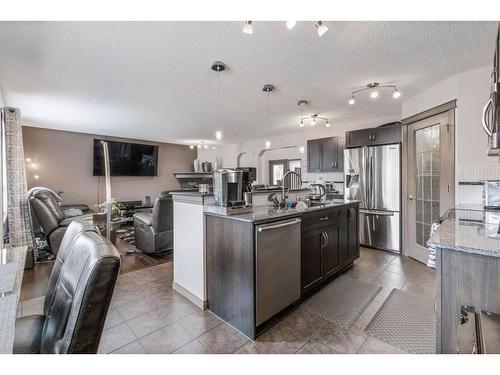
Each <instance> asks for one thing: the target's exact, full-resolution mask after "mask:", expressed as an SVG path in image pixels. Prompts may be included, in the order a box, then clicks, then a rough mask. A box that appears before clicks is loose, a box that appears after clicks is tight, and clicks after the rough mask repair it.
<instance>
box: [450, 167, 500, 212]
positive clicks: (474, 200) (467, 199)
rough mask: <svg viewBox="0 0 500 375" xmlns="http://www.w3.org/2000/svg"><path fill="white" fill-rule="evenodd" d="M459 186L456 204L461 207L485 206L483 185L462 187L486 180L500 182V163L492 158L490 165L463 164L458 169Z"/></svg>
mask: <svg viewBox="0 0 500 375" xmlns="http://www.w3.org/2000/svg"><path fill="white" fill-rule="evenodd" d="M457 180H458V182H459V185H458V187H457V191H456V203H457V204H459V205H469V204H471V205H476V204H477V205H483V204H484V203H483V185H460V182H462V183H464V182H466V183H477V182H481V181H484V180H500V163H499V160H498V159H497V158H492V159H491V162H488V163H474V162H461V163H459V164H458V168H457Z"/></svg>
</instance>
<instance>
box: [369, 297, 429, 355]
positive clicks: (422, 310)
mask: <svg viewBox="0 0 500 375" xmlns="http://www.w3.org/2000/svg"><path fill="white" fill-rule="evenodd" d="M365 331H366V332H367V333H369V334H370V335H372V336H374V337H376V338H378V339H380V340H382V341H385V342H387V343H389V344H392V345H394V346H397V347H398V348H401V349H403V350H405V351H407V352H409V353H419V354H424V353H435V352H436V315H435V312H434V300H433V299H432V298H429V297H425V296H421V295H419V294H415V293H410V292H406V291H402V290H399V289H393V290H392V292H391V294H389V296H388V297H387V299H386V300H385V301H384V303H383V304H382V306H381V307H380V309H379V310H378V311H377V313H376V314H375V316H374V317H373V319H372V320H371V321H370V323H369V324H368V326H367V327H366V329H365Z"/></svg>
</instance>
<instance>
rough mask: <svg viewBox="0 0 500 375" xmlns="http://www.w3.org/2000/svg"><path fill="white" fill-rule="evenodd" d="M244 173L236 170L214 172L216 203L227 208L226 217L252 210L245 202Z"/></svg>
mask: <svg viewBox="0 0 500 375" xmlns="http://www.w3.org/2000/svg"><path fill="white" fill-rule="evenodd" d="M242 175H243V172H242V171H239V170H236V169H217V170H216V171H215V172H214V201H215V205H216V206H221V207H224V208H226V210H225V212H226V215H230V214H236V213H242V212H248V211H251V210H252V207H251V206H247V205H246V204H245V201H244V200H243V177H242Z"/></svg>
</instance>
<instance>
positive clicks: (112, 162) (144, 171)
mask: <svg viewBox="0 0 500 375" xmlns="http://www.w3.org/2000/svg"><path fill="white" fill-rule="evenodd" d="M107 142H108V150H109V166H110V170H111V176H156V175H157V174H158V146H153V145H142V144H138V143H126V142H114V141H107ZM94 176H104V153H103V149H102V144H101V139H94Z"/></svg>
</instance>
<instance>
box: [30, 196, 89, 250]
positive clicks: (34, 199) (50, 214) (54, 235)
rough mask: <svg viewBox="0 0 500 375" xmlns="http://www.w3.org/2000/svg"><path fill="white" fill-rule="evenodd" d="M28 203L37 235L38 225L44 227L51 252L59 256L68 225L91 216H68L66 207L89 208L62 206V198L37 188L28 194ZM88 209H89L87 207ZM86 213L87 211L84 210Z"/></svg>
mask: <svg viewBox="0 0 500 375" xmlns="http://www.w3.org/2000/svg"><path fill="white" fill-rule="evenodd" d="M28 202H29V205H30V209H31V214H32V215H31V216H32V221H33V227H34V230H35V234H36V232H37V230H36V228H37V226H38V225H40V226H41V227H42V230H43V233H45V235H46V236H47V241H48V243H49V247H50V250H51V251H52V253H53V254H54V255H57V252H58V251H59V246H60V245H61V241H62V239H63V236H64V232H66V229H67V228H68V225H69V224H70V223H71V222H72V221H73V220H75V219H77V218H82V217H87V218H88V219H89V220H90V219H91V218H90V215H89V214H87V215H80V216H66V215H65V213H64V211H63V208H64V207H71V208H76V207H82V208H84V207H87V206H62V207H61V206H60V203H61V198H60V197H59V196H58V195H57V194H56V193H54V192H53V191H52V190H50V189H47V188H43V187H37V188H33V189H31V190H30V191H29V192H28ZM87 208H88V207H87ZM84 211H86V210H84Z"/></svg>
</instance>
